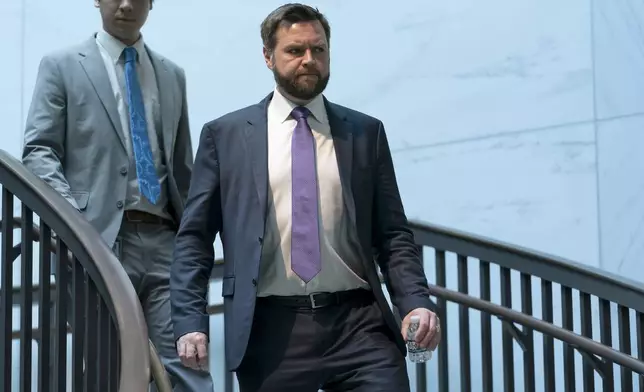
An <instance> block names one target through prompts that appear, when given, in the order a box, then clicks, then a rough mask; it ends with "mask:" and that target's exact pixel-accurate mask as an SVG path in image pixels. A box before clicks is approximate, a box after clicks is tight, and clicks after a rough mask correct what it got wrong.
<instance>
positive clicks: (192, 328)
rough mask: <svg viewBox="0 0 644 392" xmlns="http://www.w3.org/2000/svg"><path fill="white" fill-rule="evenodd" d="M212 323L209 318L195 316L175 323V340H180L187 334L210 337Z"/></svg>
mask: <svg viewBox="0 0 644 392" xmlns="http://www.w3.org/2000/svg"><path fill="white" fill-rule="evenodd" d="M209 331H210V321H209V318H208V316H194V317H190V318H187V319H183V320H181V321H176V322H175V323H174V338H175V341H176V340H179V338H180V337H182V336H183V335H185V334H188V333H191V332H201V333H203V334H205V335H206V337H209V336H208V335H209V333H208V332H209Z"/></svg>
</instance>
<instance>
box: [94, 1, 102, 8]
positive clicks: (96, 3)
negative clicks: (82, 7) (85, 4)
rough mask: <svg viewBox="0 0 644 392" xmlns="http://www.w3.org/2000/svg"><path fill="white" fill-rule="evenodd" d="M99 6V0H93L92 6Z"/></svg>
mask: <svg viewBox="0 0 644 392" xmlns="http://www.w3.org/2000/svg"><path fill="white" fill-rule="evenodd" d="M100 6H101V0H94V7H96V8H98V7H100Z"/></svg>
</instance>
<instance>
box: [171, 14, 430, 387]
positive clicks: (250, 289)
mask: <svg viewBox="0 0 644 392" xmlns="http://www.w3.org/2000/svg"><path fill="white" fill-rule="evenodd" d="M261 35H262V40H263V43H264V57H265V60H266V64H267V66H268V68H269V69H271V70H272V71H273V74H274V76H275V80H276V84H277V87H276V88H275V90H274V91H273V92H272V93H271V94H270V95H269V96H268V97H266V98H265V99H264V100H262V101H261V102H259V103H258V104H255V105H252V106H250V107H247V108H244V109H241V110H238V111H236V112H233V113H230V114H227V115H225V116H223V117H221V118H219V119H217V120H215V121H212V122H210V123H208V124H206V125H205V126H204V128H203V131H202V133H201V139H200V142H199V148H198V151H197V156H196V159H195V164H194V169H193V176H192V182H191V184H190V192H189V195H188V201H187V205H186V208H185V213H184V215H183V219H182V222H181V226H180V229H179V232H178V235H177V239H176V251H175V259H174V263H173V266H172V281H171V291H172V294H171V297H172V317H173V322H174V331H175V335H176V338H177V350H178V352H179V356H180V357H181V358H182V359H183V360H184V363H185V364H186V365H188V366H191V367H193V368H204V367H205V366H206V363H207V350H206V344H207V341H208V338H207V334H208V316H207V313H206V305H207V302H206V292H207V287H208V279H209V277H210V273H211V270H212V268H213V261H214V250H213V242H214V239H215V236H216V234H217V233H220V235H221V239H222V243H223V247H224V254H225V264H224V278H223V288H222V294H223V297H224V309H225V339H226V363H227V367H228V369H229V370H235V371H236V372H237V377H238V380H239V384H240V388H241V390H242V392H255V391H262V392H265V391H271V392H272V391H288V390H293V391H298V392H316V391H317V390H318V389H324V390H325V391H346V390H352V391H384V392H405V391H409V381H408V377H407V370H406V363H405V359H404V358H405V344H404V337H405V334H406V330H407V326H408V325H409V322H410V318H411V316H412V315H418V316H420V320H421V323H420V328H419V330H418V333H417V342H418V343H419V344H420V345H421V346H423V347H427V348H429V349H430V350H433V349H435V348H436V346H437V345H438V343H439V341H440V336H441V334H440V329H439V321H438V318H437V316H436V314H435V313H434V311H435V309H434V305H433V303H432V302H431V301H430V299H429V292H428V288H427V280H426V278H425V275H424V272H423V267H422V263H421V257H420V254H419V249H418V247H417V246H416V245H415V243H414V238H413V235H412V232H411V231H410V229H409V227H408V224H407V218H406V216H405V213H404V211H403V206H402V203H401V200H400V194H399V191H398V186H397V184H396V178H395V174H394V167H393V164H392V159H391V153H390V150H389V145H388V143H387V138H386V136H385V130H384V127H383V124H382V122H380V121H379V120H378V119H375V118H373V117H370V116H368V115H365V114H362V113H359V112H356V111H354V110H351V109H347V108H345V107H342V106H339V105H336V104H334V103H331V102H329V101H328V100H327V99H326V98H325V97H323V95H322V92H323V91H324V89H325V87H326V85H327V82H328V80H329V37H330V28H329V23H328V22H327V20H326V18H325V17H324V16H323V15H322V14H321V13H319V12H318V11H317V10H316V9H313V8H311V7H308V6H305V5H301V4H287V5H284V6H282V7H279V8H278V9H276V10H275V11H273V12H272V13H271V14H270V15H269V16H268V17H267V18H266V19H265V20H264V22H263V23H262V27H261ZM374 260H376V261H377V264H378V265H379V267H380V270H381V272H382V274H383V276H384V278H385V281H386V284H387V288H388V290H389V293H390V295H391V298H392V302H393V303H394V305H396V307H397V308H398V310H399V312H400V315H401V318H402V319H403V323H402V331H401V329H399V327H398V325H397V323H396V321H395V319H394V316H393V313H392V312H391V310H390V308H389V306H388V303H387V301H386V298H385V296H384V294H383V291H382V287H381V284H380V281H379V278H378V273H377V270H376V263H374ZM401 332H402V333H401Z"/></svg>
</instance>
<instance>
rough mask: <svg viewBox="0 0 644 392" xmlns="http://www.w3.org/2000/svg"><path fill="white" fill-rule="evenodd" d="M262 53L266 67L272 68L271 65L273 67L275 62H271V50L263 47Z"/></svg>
mask: <svg viewBox="0 0 644 392" xmlns="http://www.w3.org/2000/svg"><path fill="white" fill-rule="evenodd" d="M262 53H263V54H264V62H266V66H267V67H268V69H271V70H272V69H273V67H275V64H274V63H273V52H272V51H270V50H268V49H267V48H266V47H264V48H263V49H262Z"/></svg>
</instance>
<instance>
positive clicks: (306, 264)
mask: <svg viewBox="0 0 644 392" xmlns="http://www.w3.org/2000/svg"><path fill="white" fill-rule="evenodd" d="M310 114H311V112H310V111H309V110H308V109H307V108H305V107H301V106H298V107H296V108H295V109H293V112H291V116H292V117H293V118H294V119H295V120H296V121H297V125H296V126H295V131H294V132H293V139H292V141H291V164H292V168H291V170H292V172H291V175H292V178H293V184H292V187H293V188H292V193H293V199H292V203H293V205H292V208H293V210H292V220H293V221H292V228H291V230H292V233H291V236H292V237H291V269H292V270H293V272H295V274H297V276H299V277H300V278H301V279H302V280H303V281H304V282H307V283H308V282H310V281H311V279H313V278H314V277H315V276H316V275H317V274H318V273H319V272H320V270H321V268H322V267H321V262H320V258H321V256H320V233H319V227H318V186H317V173H316V166H315V140H314V139H313V133H312V132H311V128H310V127H309V123H308V121H307V119H306V118H307V117H308V116H309V115H310Z"/></svg>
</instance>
